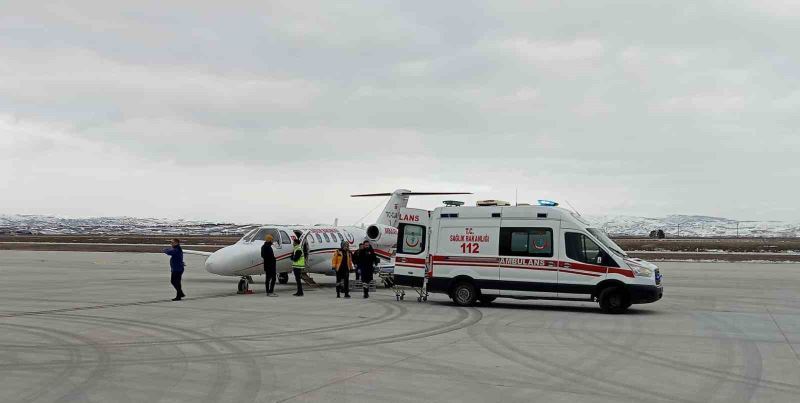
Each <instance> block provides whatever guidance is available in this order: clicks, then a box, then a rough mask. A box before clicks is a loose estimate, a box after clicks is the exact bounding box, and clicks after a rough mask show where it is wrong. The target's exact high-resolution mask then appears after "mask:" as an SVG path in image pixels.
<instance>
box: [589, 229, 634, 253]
mask: <svg viewBox="0 0 800 403" xmlns="http://www.w3.org/2000/svg"><path fill="white" fill-rule="evenodd" d="M586 230H587V231H589V233H590V234H592V235H594V237H595V238H597V240H598V241H600V242H602V243H603V245H605V247H606V248H608V249H611V251H612V252H614V253H616V254H618V255H620V256H622V257H626V256H628V254H627V253H625V251H623V250H622V248H620V247H619V245H617V244H616V243H614V241H612V240H611V238H609V237H608V235H606V233H605V231H603V230H601V229H599V228H586Z"/></svg>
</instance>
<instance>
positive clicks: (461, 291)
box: [450, 281, 478, 306]
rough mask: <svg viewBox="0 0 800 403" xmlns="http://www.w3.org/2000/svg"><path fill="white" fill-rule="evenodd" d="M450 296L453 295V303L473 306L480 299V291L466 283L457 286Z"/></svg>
mask: <svg viewBox="0 0 800 403" xmlns="http://www.w3.org/2000/svg"><path fill="white" fill-rule="evenodd" d="M450 294H451V295H452V298H453V302H455V303H456V305H460V306H472V305H474V304H475V301H476V300H477V299H478V290H477V289H475V286H474V285H472V283H469V282H466V281H464V282H460V283H458V284H456V286H455V287H453V291H452V292H451V293H450Z"/></svg>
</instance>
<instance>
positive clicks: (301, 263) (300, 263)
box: [292, 245, 306, 269]
mask: <svg viewBox="0 0 800 403" xmlns="http://www.w3.org/2000/svg"><path fill="white" fill-rule="evenodd" d="M297 251H300V258H299V259H297V261H295V262H292V268H293V269H305V267H306V257H305V255H303V247H302V246H300V245H297V246H295V247H294V251H292V256H294V254H295V253H297Z"/></svg>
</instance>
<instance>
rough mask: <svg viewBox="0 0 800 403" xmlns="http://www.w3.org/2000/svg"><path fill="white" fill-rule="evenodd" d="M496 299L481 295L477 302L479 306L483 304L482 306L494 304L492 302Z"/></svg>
mask: <svg viewBox="0 0 800 403" xmlns="http://www.w3.org/2000/svg"><path fill="white" fill-rule="evenodd" d="M496 299H497V297H492V296H486V295H481V297H480V298H478V301H480V302H481V304H483V305H489V304H491V303H492V302H494V300H496Z"/></svg>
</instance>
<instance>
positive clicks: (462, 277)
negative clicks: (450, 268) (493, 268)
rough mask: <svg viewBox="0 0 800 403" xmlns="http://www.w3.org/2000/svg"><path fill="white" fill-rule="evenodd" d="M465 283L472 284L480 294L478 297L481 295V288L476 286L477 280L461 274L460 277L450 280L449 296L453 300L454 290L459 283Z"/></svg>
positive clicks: (448, 286)
mask: <svg viewBox="0 0 800 403" xmlns="http://www.w3.org/2000/svg"><path fill="white" fill-rule="evenodd" d="M464 282H466V283H471V284H472V286H473V287H475V290H476V291H477V292H478V295H480V294H481V290H480V288H478V286H476V285H475V279H474V278H472V277H470V276H468V275H466V274H460V275H458V276H455V277H453V278H452V279H451V280H450V282H449V283H448V284H447V295H448V296H450V297H451V298H452V297H453V288H455V287H456V285H457V284H458V283H464Z"/></svg>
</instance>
